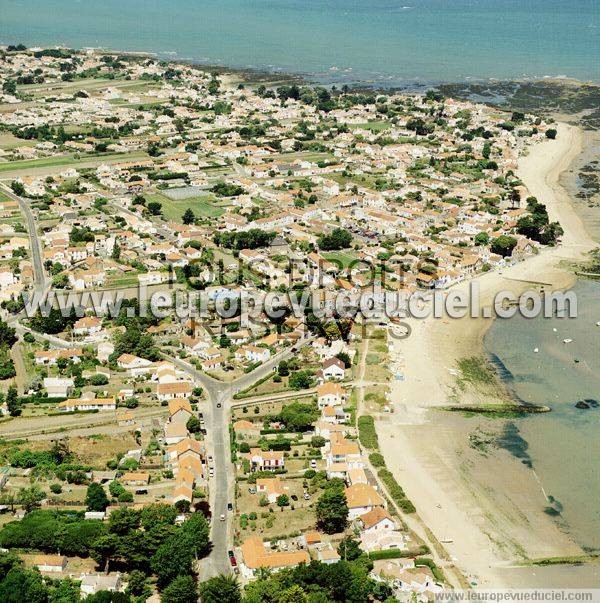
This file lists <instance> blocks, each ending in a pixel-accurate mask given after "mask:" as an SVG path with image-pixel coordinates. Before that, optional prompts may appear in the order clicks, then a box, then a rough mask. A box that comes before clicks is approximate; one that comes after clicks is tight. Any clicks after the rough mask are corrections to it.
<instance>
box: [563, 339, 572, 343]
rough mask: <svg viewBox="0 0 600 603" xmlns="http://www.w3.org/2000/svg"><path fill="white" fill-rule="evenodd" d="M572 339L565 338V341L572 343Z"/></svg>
mask: <svg viewBox="0 0 600 603" xmlns="http://www.w3.org/2000/svg"><path fill="white" fill-rule="evenodd" d="M572 341H573V340H572V339H563V343H572Z"/></svg>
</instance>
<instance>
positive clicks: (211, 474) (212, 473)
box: [208, 467, 215, 477]
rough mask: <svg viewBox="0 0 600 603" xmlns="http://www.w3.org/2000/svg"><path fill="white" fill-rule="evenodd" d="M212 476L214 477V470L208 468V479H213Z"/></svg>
mask: <svg viewBox="0 0 600 603" xmlns="http://www.w3.org/2000/svg"><path fill="white" fill-rule="evenodd" d="M214 476H215V470H214V469H213V468H212V467H209V469H208V477H214Z"/></svg>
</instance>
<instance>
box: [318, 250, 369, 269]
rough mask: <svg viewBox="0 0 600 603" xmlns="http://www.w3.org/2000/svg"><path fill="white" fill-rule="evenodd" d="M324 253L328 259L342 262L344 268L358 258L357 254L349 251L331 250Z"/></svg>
mask: <svg viewBox="0 0 600 603" xmlns="http://www.w3.org/2000/svg"><path fill="white" fill-rule="evenodd" d="M322 255H323V257H324V258H325V259H326V260H329V261H337V262H341V264H342V265H343V267H344V268H347V267H348V266H349V265H350V264H351V263H352V262H354V261H355V260H356V255H354V253H351V252H348V251H330V252H329V253H323V254H322ZM357 267H360V266H357Z"/></svg>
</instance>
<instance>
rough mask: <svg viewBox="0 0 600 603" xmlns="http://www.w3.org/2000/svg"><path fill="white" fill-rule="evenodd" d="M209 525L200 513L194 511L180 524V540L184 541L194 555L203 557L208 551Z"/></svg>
mask: <svg viewBox="0 0 600 603" xmlns="http://www.w3.org/2000/svg"><path fill="white" fill-rule="evenodd" d="M209 534H210V526H209V524H208V521H207V520H206V517H204V515H203V514H202V513H194V514H193V515H191V516H190V517H188V519H186V520H185V521H184V522H183V523H182V524H181V540H182V541H184V542H186V543H187V545H188V548H189V549H190V550H191V551H192V553H193V555H194V557H195V558H196V559H198V558H199V557H204V556H205V555H207V554H208V552H209V551H210V538H209Z"/></svg>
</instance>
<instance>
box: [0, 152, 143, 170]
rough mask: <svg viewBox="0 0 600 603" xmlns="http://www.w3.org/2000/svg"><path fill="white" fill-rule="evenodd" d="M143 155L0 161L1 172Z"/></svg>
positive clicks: (90, 162) (100, 162)
mask: <svg viewBox="0 0 600 603" xmlns="http://www.w3.org/2000/svg"><path fill="white" fill-rule="evenodd" d="M142 157H144V158H145V157H148V155H147V154H146V153H142V152H138V153H107V154H105V155H101V154H90V155H79V156H78V157H75V155H73V154H69V155H59V156H56V157H44V158H43V159H25V160H22V161H7V162H6V163H0V173H2V172H18V171H20V170H28V169H35V168H52V167H59V166H65V165H71V166H74V167H77V166H79V167H85V166H86V165H87V164H98V165H100V164H102V163H110V162H113V163H114V162H117V163H118V162H119V161H134V160H135V159H140V158H142Z"/></svg>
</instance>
